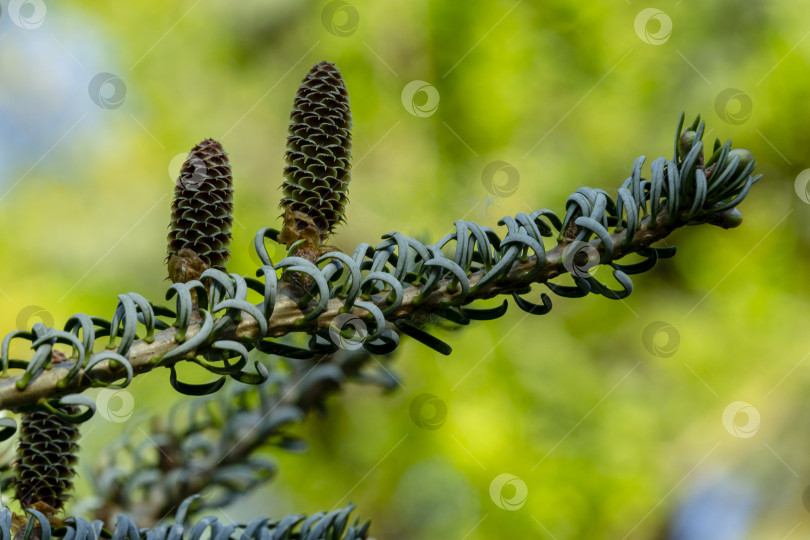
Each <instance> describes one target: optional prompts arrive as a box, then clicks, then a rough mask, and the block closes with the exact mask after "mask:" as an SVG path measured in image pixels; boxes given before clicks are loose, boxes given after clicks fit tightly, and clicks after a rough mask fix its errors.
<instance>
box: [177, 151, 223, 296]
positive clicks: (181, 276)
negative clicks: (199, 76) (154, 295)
mask: <svg viewBox="0 0 810 540" xmlns="http://www.w3.org/2000/svg"><path fill="white" fill-rule="evenodd" d="M232 214H233V176H232V174H231V165H230V163H229V162H228V156H227V154H226V153H225V150H224V149H223V148H222V145H221V144H220V143H219V142H217V141H215V140H214V139H206V140H204V141H203V142H201V143H200V144H198V145H197V146H195V147H194V148H192V149H191V152H189V155H188V158H186V161H185V162H184V163H183V167H182V168H181V169H180V176H179V177H178V178H177V182H176V183H175V187H174V201H173V202H172V220H171V224H170V231H169V237H168V256H169V274H170V275H169V277H170V278H171V279H172V281H174V282H179V281H180V282H185V281H189V280H190V279H196V278H197V277H198V276H197V274H199V273H202V271H203V270H204V269H205V268H209V267H210V268H219V269H223V268H224V267H225V263H226V262H227V261H228V257H229V255H230V251H229V250H228V246H229V245H230V242H231V224H232V223H233V216H232Z"/></svg>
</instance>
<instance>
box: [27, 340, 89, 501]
mask: <svg viewBox="0 0 810 540" xmlns="http://www.w3.org/2000/svg"><path fill="white" fill-rule="evenodd" d="M60 360H61V361H64V360H65V356H64V355H63V354H61V353H58V352H54V359H53V362H54V363H55V364H56V363H59V361H60ZM64 412H65V413H68V414H76V413H77V412H78V408H77V407H73V406H65V407H64ZM19 437H20V439H19V444H18V445H17V462H16V473H17V474H16V478H15V480H14V492H15V496H16V499H17V501H19V503H20V505H21V506H22V507H23V508H30V507H38V508H39V509H40V510H41V511H43V510H44V511H45V512H48V513H52V514H55V513H56V512H58V511H59V510H61V509H62V507H63V506H64V503H65V502H66V500H67V494H68V492H69V491H70V489H71V488H72V487H73V476H74V474H75V470H74V466H75V465H76V461H77V459H76V452H77V451H78V449H79V445H78V443H77V442H76V440H77V439H78V437H79V427H78V426H77V425H76V424H71V423H69V422H66V421H64V420H62V419H61V418H59V417H58V416H57V415H55V414H53V413H51V412H49V411H43V410H38V411H33V412H26V413H23V414H22V417H21V419H20V435H19Z"/></svg>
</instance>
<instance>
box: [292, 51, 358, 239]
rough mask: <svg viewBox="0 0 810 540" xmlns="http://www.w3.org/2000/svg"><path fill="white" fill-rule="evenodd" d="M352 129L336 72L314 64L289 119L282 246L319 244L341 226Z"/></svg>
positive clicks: (331, 67)
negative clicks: (306, 242)
mask: <svg viewBox="0 0 810 540" xmlns="http://www.w3.org/2000/svg"><path fill="white" fill-rule="evenodd" d="M351 129H352V115H351V108H350V106H349V93H348V91H347V90H346V84H345V82H344V81H343V77H342V76H341V74H340V71H339V70H338V68H337V67H336V66H335V65H334V64H331V63H329V62H319V63H318V64H315V66H313V67H312V69H310V70H309V73H307V75H306V76H305V77H304V80H303V81H302V82H301V86H300V87H299V88H298V92H297V93H296V96H295V101H294V102H293V109H292V112H291V113H290V134H289V137H288V138H287V152H286V153H285V155H284V160H285V163H286V167H284V183H283V185H282V188H283V191H284V197H283V198H282V200H281V207H282V208H283V209H284V210H285V214H284V222H285V223H284V230H283V231H282V234H281V238H280V240H281V241H282V242H285V243H288V244H289V243H291V242H293V241H295V240H298V239H300V238H307V239H309V240H310V242H309V243H314V241H317V242H318V244H322V243H323V242H324V241H325V240H326V238H327V237H328V236H329V235H330V234H331V233H332V231H333V230H334V228H335V226H336V225H337V224H338V223H339V222H341V221H342V220H343V216H344V212H345V208H346V204H347V203H348V189H349V180H350V178H351V150H352V133H351ZM312 237H314V238H312ZM310 247H312V248H314V247H315V246H310Z"/></svg>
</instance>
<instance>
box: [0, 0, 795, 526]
mask: <svg viewBox="0 0 810 540" xmlns="http://www.w3.org/2000/svg"><path fill="white" fill-rule="evenodd" d="M12 4H15V5H9V4H8V3H7V2H3V3H2V7H3V10H2V14H0V73H1V74H2V83H0V134H1V136H0V230H2V231H3V234H0V253H2V257H3V262H4V263H3V264H2V265H0V306H2V309H1V310H0V323H2V328H3V334H5V333H7V332H9V331H11V330H13V329H15V328H16V327H18V325H21V326H30V325H31V324H33V322H35V321H36V320H44V321H45V322H48V323H52V324H55V325H56V326H60V327H61V326H62V325H63V324H64V322H65V321H66V319H67V318H68V317H69V316H70V315H71V314H72V313H74V312H77V311H84V312H87V313H90V314H94V315H95V314H98V315H103V316H106V317H110V316H111V315H112V311H113V309H114V308H115V304H116V294H118V293H123V292H126V291H138V292H140V293H142V294H144V295H145V296H146V297H147V298H149V299H152V300H154V301H160V300H161V299H162V296H163V293H164V290H165V288H166V286H167V281H165V276H166V270H165V267H164V258H165V249H166V248H165V237H166V234H167V224H168V219H169V204H170V200H171V192H172V189H173V182H174V179H173V177H172V176H171V174H172V173H171V172H170V169H171V170H173V171H174V174H176V171H177V170H178V169H179V163H178V161H177V160H176V159H175V158H176V156H178V155H179V154H185V153H186V152H188V150H189V149H190V148H191V147H192V146H193V145H194V144H195V143H197V142H199V141H200V140H202V139H203V138H206V137H214V138H219V139H220V140H221V141H222V142H223V144H224V146H225V148H226V150H227V151H228V152H229V154H230V159H231V163H232V166H233V170H234V176H235V189H236V195H235V217H236V220H237V221H236V224H235V227H234V231H233V245H232V251H233V256H232V262H231V264H230V265H229V269H230V270H231V271H237V272H240V273H243V274H250V273H252V268H253V267H254V266H255V262H254V260H252V257H251V253H250V244H251V243H252V238H253V234H254V232H255V231H256V230H257V229H258V228H259V227H261V226H266V225H271V226H276V227H278V226H279V224H280V220H279V219H278V215H279V210H278V201H279V198H280V191H279V189H278V187H279V185H280V182H281V170H282V167H283V154H284V147H285V137H286V130H287V123H288V115H289V110H290V106H291V104H292V99H293V95H294V92H295V89H296V88H297V85H298V83H299V81H300V80H301V78H302V77H303V76H304V74H305V73H306V71H307V70H308V69H309V67H310V66H311V65H312V64H314V63H315V62H317V61H320V60H329V61H332V62H335V63H337V65H338V67H339V68H340V69H341V71H342V73H343V75H344V77H345V79H346V81H347V86H348V89H349V93H350V96H351V99H352V110H353V115H354V126H355V128H354V170H353V180H352V184H351V188H350V198H351V204H350V207H349V209H348V224H347V225H346V226H343V227H342V228H341V229H340V230H339V232H338V234H337V235H336V237H335V238H334V239H333V241H332V243H334V244H336V245H338V246H340V247H341V248H343V249H344V250H349V251H351V250H353V248H354V246H355V245H356V244H357V243H359V242H362V241H366V242H370V243H374V242H376V241H377V240H378V239H379V237H380V235H381V234H384V233H386V232H389V231H392V230H399V231H402V232H404V233H406V234H409V235H412V236H417V237H419V238H423V239H426V240H427V239H431V240H437V239H439V238H440V237H441V236H443V235H444V234H446V233H447V232H449V231H450V230H451V228H452V224H453V221H454V220H456V219H461V218H465V219H472V220H476V221H478V222H480V223H483V224H486V225H489V226H492V227H495V226H496V224H497V220H498V219H499V218H500V217H501V216H503V215H507V214H512V215H513V214H514V213H516V212H520V211H529V210H533V209H537V208H550V209H553V210H555V211H557V212H558V213H560V214H562V212H563V208H564V203H565V199H566V197H567V196H568V195H569V194H570V193H571V192H573V191H574V190H576V188H578V187H580V186H585V185H587V186H592V187H599V188H603V189H606V190H608V191H609V192H610V193H611V194H614V193H615V190H616V188H617V187H618V186H619V184H620V183H621V182H622V181H623V180H624V178H626V177H627V176H628V175H629V171H630V167H631V165H632V163H633V160H634V159H635V158H636V157H637V156H639V155H642V154H645V155H647V156H648V157H649V159H650V160H652V159H654V158H655V157H658V156H661V155H663V156H667V157H670V156H671V154H672V139H673V136H674V130H675V124H676V121H677V118H678V115H679V114H680V112H681V111H682V110H685V111H686V113H687V117H688V120H690V121H691V119H692V117H694V115H695V114H697V113H702V115H703V117H704V118H705V119H706V121H707V130H708V135H707V137H706V139H705V140H706V141H707V143H708V144H710V143H711V142H713V140H714V138H715V137H720V139H721V140H726V139H728V138H732V139H733V140H734V143H735V146H738V147H744V148H748V149H750V150H751V151H752V152H753V153H754V155H755V156H756V158H757V160H758V163H759V166H758V171H759V172H761V173H764V175H765V177H764V179H763V180H762V181H761V183H759V184H758V185H756V186H755V188H754V189H753V190H752V193H751V194H750V196H749V198H748V199H747V200H746V201H745V202H744V204H743V205H742V207H741V211H742V212H743V215H744V216H745V221H744V223H743V226H741V227H740V228H738V229H734V230H730V231H724V230H720V229H716V228H712V227H709V226H701V227H696V228H689V229H684V230H680V231H678V232H677V233H676V234H674V235H673V236H671V237H670V238H669V239H668V240H667V242H668V244H669V245H678V247H679V250H678V255H677V256H676V257H675V258H674V259H670V260H667V261H662V262H661V263H659V265H658V266H657V267H656V268H655V269H654V270H653V271H651V272H649V273H647V274H645V275H641V276H638V277H636V278H635V279H634V283H635V286H636V289H635V292H634V294H633V295H632V296H631V297H630V298H628V299H627V300H625V301H621V302H619V301H612V300H607V299H605V298H602V297H596V296H589V297H586V298H584V299H579V300H570V299H556V298H555V299H554V302H555V307H554V309H553V310H552V312H551V313H550V314H548V315H546V316H543V317H535V316H525V314H524V313H523V312H521V311H519V310H518V309H516V308H514V307H513V308H512V309H511V310H510V312H509V313H508V314H507V316H505V317H504V318H502V319H500V320H497V321H491V322H480V323H474V324H473V325H471V326H470V327H467V328H465V329H463V330H460V331H455V332H444V331H438V333H439V335H440V336H443V337H444V338H445V339H446V340H447V341H448V342H449V343H450V344H451V345H452V346H453V348H454V350H453V354H452V355H451V356H449V357H443V356H441V355H439V354H437V353H434V352H433V351H431V350H430V349H428V348H426V347H424V346H422V345H420V344H417V343H414V342H412V341H407V342H405V343H404V344H403V346H402V347H401V349H400V351H399V354H398V357H397V361H396V362H395V364H394V366H395V368H396V370H397V371H398V373H399V374H400V375H401V378H402V383H403V387H402V388H401V389H400V390H399V391H397V392H395V393H394V394H392V395H390V396H381V395H380V393H379V392H378V391H375V390H373V389H368V388H364V387H358V386H356V385H355V386H350V387H349V389H348V391H347V392H345V393H344V394H342V395H340V396H339V397H336V398H333V399H332V400H331V401H330V408H329V413H328V415H327V416H326V417H323V418H318V417H312V418H310V419H309V420H308V421H307V422H306V424H305V425H304V426H302V427H301V429H300V430H299V433H300V434H301V435H303V436H304V437H305V438H306V439H307V440H308V441H309V442H310V443H311V448H310V450H309V452H307V453H306V454H303V455H289V454H283V453H281V452H275V453H274V458H275V459H277V461H278V462H279V464H280V474H279V476H278V477H277V479H276V480H275V481H274V482H273V483H271V484H269V485H267V486H266V487H265V488H263V489H261V490H259V491H257V492H254V493H252V494H250V495H249V496H247V497H246V498H245V499H244V500H243V501H241V502H239V503H237V504H236V505H234V506H233V507H231V508H225V509H224V510H223V512H221V514H220V515H221V516H223V518H224V519H226V520H228V521H230V520H244V519H248V518H250V517H253V516H254V515H258V514H269V515H271V516H280V515H282V514H285V513H289V512H313V511H317V510H320V509H329V508H332V507H334V506H336V505H339V504H346V503H347V502H349V501H351V502H354V503H356V504H357V505H358V514H359V515H360V516H363V517H368V518H372V520H373V526H372V531H373V533H374V536H376V537H378V538H381V539H411V538H420V539H421V538H425V539H433V538H442V539H445V538H447V539H452V538H458V539H468V540H473V539H485V538H486V539H490V538H520V539H522V538H551V539H565V538H610V539H613V538H618V539H622V538H638V539H658V538H675V539H680V538H684V539H685V538H689V539H692V540H694V539H698V540H700V539H703V538H707V539H708V538H712V539H736V538H746V539H748V538H751V539H760V538H761V539H774V538H786V539H787V538H805V537H807V535H808V534H810V519H808V517H810V516H808V509H807V508H810V504H807V503H806V502H805V501H808V502H810V497H808V495H807V494H805V490H806V489H807V488H808V485H810V459H809V458H808V456H810V454H808V451H807V448H808V444H810V400H808V389H810V362H808V361H806V359H807V356H808V355H809V354H810V353H808V350H809V349H810V339H808V331H807V329H808V327H810V309H809V308H810V302H809V301H808V295H807V293H808V281H807V279H806V278H805V276H806V275H807V271H808V265H810V257H808V253H810V249H809V248H810V246H809V245H808V244H810V236H809V235H808V232H807V231H808V230H810V229H808V222H809V221H810V206H808V204H807V202H808V201H810V198H808V193H807V189H806V184H807V181H806V180H807V179H808V178H810V177H805V176H800V173H801V172H802V171H803V170H805V169H807V168H808V167H810V158H808V145H810V129H808V124H809V123H808V118H810V100H808V99H807V96H808V84H807V81H808V80H809V77H808V76H810V39H807V38H808V36H810V32H808V22H810V17H808V13H810V9H809V8H810V2H807V1H797V0H791V1H787V0H779V1H772V2H764V1H752V2H745V3H742V2H729V1H720V2H712V3H709V2H697V1H695V0H683V1H678V2H661V3H659V4H657V5H655V6H651V5H650V4H648V3H645V2H638V1H637V0H632V1H630V0H628V1H626V2H621V1H615V2H604V1H602V2H592V3H582V2H574V1H561V0H551V1H545V2H539V1H529V0H524V1H518V2H513V1H512V0H508V1H491V2H484V1H480V0H471V1H469V2H455V1H452V0H433V1H427V0H415V1H411V2H391V1H387V0H385V1H379V2H370V1H364V0H351V1H350V2H323V1H321V2H302V1H294V0H289V1H276V0H274V1H267V0H265V1H261V0H245V1H242V2H217V1H214V0H199V1H193V0H183V1H181V2H173V3H167V2H156V1H141V2H137V3H118V2H98V1H89V0H85V1H76V2H72V3H69V4H67V3H56V2H46V3H44V4H43V3H41V2H39V3H37V2H29V3H24V4H23V6H22V7H20V6H19V4H20V2H12ZM41 6H46V12H41V11H39V8H40V7H41ZM651 8H657V9H652V11H650V9H651ZM645 10H646V11H645ZM40 15H41V16H40ZM15 17H16V18H15ZM26 25H27V26H29V27H30V28H27V29H26V28H21V26H26ZM105 73H106V74H108V75H101V76H99V74H105ZM99 77H100V78H99ZM91 81H96V86H95V87H94V86H93V85H92V84H91ZM412 81H422V82H420V83H416V84H415V85H411V86H408V88H409V89H413V88H416V89H417V90H419V91H412V92H411V93H410V94H409V93H408V92H406V93H405V95H403V90H404V89H406V85H408V84H409V83H411V82H412ZM102 83H106V84H102ZM94 88H95V91H94ZM94 92H95V93H94ZM437 99H438V101H436V100H437ZM173 160H174V161H173ZM493 161H503V162H505V163H506V164H508V165H509V166H511V167H512V168H513V169H512V168H509V167H506V168H503V167H501V171H500V172H499V173H498V174H497V175H495V176H494V177H489V180H487V176H486V175H484V177H483V178H482V174H484V170H485V168H486V166H487V164H489V163H491V162H493ZM646 170H647V169H646V168H645V171H646ZM508 174H512V175H513V178H518V179H519V181H518V184H517V189H516V191H514V193H511V194H508V193H507V194H505V193H504V189H505V188H504V185H505V182H506V180H507V176H508ZM514 175H517V176H514ZM797 177H798V178H799V180H798V182H796V179H797ZM507 191H508V190H507ZM32 306H33V307H32ZM657 321H663V322H664V323H666V324H665V325H659V326H658V327H656V326H650V325H651V324H653V323H656V322H657ZM647 328H652V329H653V330H654V329H655V328H663V330H661V331H659V332H657V333H654V332H653V330H649V331H648V333H647V334H646V336H647V337H646V340H645V333H644V332H645V329H647ZM131 392H132V395H133V396H134V398H135V405H136V407H137V408H138V409H143V410H147V411H153V412H160V411H165V410H166V408H167V405H168V404H169V403H170V402H171V401H173V400H176V399H178V398H177V396H176V394H175V393H174V392H173V391H172V390H171V388H170V386H169V382H168V373H167V372H164V371H163V370H160V371H156V372H153V373H151V374H149V375H147V376H144V377H140V378H139V379H138V382H137V383H135V384H133V386H132V387H131ZM424 393H428V394H432V395H434V396H436V399H438V400H440V401H441V402H442V403H443V404H444V405H445V406H446V408H447V415H446V418H445V420H444V422H443V423H441V425H440V426H438V428H437V429H424V428H421V427H419V426H418V425H417V423H416V422H414V421H413V420H412V418H411V415H410V412H409V408H410V405H411V403H412V401H413V400H414V399H415V398H417V397H418V396H420V395H421V394H424ZM737 402H741V403H737ZM423 412H424V411H423ZM724 413H725V420H726V421H725V423H724ZM735 413H736V414H735ZM424 414H425V415H426V416H427V417H430V416H431V414H432V413H431V412H430V411H426V412H424ZM93 426H94V427H93V431H92V433H90V434H87V435H86V436H85V437H84V438H83V440H82V441H81V445H82V447H83V452H82V456H81V459H82V460H83V461H84V462H85V463H92V461H93V459H94V456H95V455H96V454H97V452H98V451H99V450H100V449H101V448H102V447H103V446H104V445H105V444H106V443H107V442H109V441H110V440H111V439H112V438H114V437H115V436H116V435H117V434H119V433H120V432H121V430H122V429H123V426H124V424H116V423H111V422H107V421H105V420H104V419H103V418H95V419H94V420H93ZM503 474H508V475H512V476H509V477H503V476H501V475H503ZM524 486H525V496H524V494H523V490H522V488H523V487H524ZM491 492H492V494H491ZM87 493H88V488H87V485H86V483H85V481H84V480H81V479H80V481H79V487H78V494H79V495H80V496H81V495H85V494H87ZM504 501H505V502H504ZM510 505H512V506H511V507H510ZM502 507H503V508H502ZM510 508H511V509H510Z"/></svg>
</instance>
